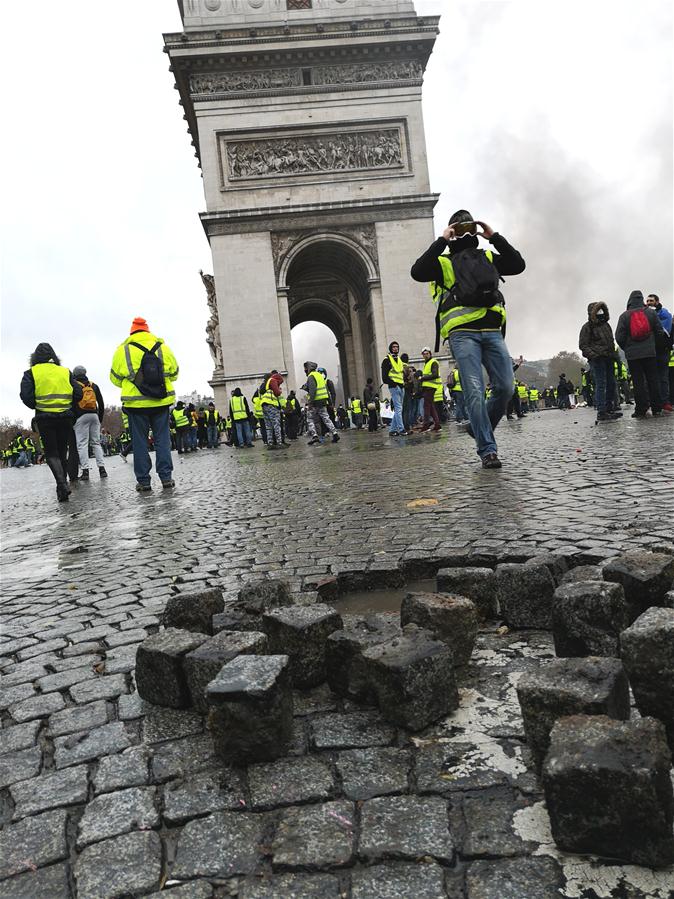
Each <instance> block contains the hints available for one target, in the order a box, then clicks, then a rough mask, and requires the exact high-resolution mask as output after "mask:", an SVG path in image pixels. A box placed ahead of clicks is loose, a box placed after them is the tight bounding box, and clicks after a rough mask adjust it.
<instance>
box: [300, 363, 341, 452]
mask: <svg viewBox="0 0 674 899" xmlns="http://www.w3.org/2000/svg"><path fill="white" fill-rule="evenodd" d="M304 373H305V374H306V376H307V382H306V384H305V385H304V386H303V387H302V390H306V392H307V393H308V394H309V408H308V410H307V429H308V431H309V438H310V439H309V446H313V445H314V444H316V443H321V442H322V441H321V438H320V437H319V436H318V431H317V430H316V424H317V423H318V422H323V424H324V425H325V428H326V430H327V432H328V433H329V434H332V442H333V443H339V434H338V433H337V428H336V427H335V426H334V424H333V423H332V421H331V419H330V416H329V415H328V405H329V403H330V392H329V390H328V384H327V379H326V378H325V375H323V374H321V372H320V371H319V370H318V365H317V364H316V363H315V362H305V363H304Z"/></svg>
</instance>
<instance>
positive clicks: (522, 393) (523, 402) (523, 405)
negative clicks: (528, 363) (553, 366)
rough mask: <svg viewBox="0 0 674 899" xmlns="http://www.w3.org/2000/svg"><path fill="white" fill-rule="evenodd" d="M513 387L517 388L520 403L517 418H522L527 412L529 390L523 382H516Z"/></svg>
mask: <svg viewBox="0 0 674 899" xmlns="http://www.w3.org/2000/svg"><path fill="white" fill-rule="evenodd" d="M515 386H516V388H517V396H518V399H519V401H520V412H521V415H518V418H522V416H524V415H526V414H527V413H528V412H529V388H528V387H527V385H526V384H525V383H524V382H523V381H517V382H516V384H515Z"/></svg>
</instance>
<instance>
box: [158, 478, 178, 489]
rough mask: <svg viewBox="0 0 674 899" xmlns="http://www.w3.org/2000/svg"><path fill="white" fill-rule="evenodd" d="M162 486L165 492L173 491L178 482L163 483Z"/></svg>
mask: <svg viewBox="0 0 674 899" xmlns="http://www.w3.org/2000/svg"><path fill="white" fill-rule="evenodd" d="M161 485H162V487H163V488H164V490H172V489H173V488H174V487H175V485H176V482H175V481H174V480H170V481H162V482H161Z"/></svg>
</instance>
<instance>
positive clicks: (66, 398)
mask: <svg viewBox="0 0 674 899" xmlns="http://www.w3.org/2000/svg"><path fill="white" fill-rule="evenodd" d="M30 370H31V371H32V373H33V380H34V381H35V411H36V412H68V411H69V410H70V409H72V405H73V385H72V384H71V383H70V372H69V370H68V369H67V368H66V367H65V366H64V365H56V363H55V362H38V364H37V365H33V366H31V369H30Z"/></svg>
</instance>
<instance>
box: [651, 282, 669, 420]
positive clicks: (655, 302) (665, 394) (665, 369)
mask: <svg viewBox="0 0 674 899" xmlns="http://www.w3.org/2000/svg"><path fill="white" fill-rule="evenodd" d="M646 305H647V306H650V308H651V309H654V310H655V312H656V313H657V316H658V318H659V319H660V324H661V325H662V330H663V331H664V332H665V335H666V336H665V338H662V337H660V340H659V342H658V338H657V335H656V346H655V360H656V362H657V366H658V380H659V382H660V402H661V403H662V411H663V412H674V406H672V403H671V402H670V397H669V358H670V354H671V351H672V346H674V328H673V327H672V313H671V312H670V311H669V310H668V309H665V307H664V306H663V305H662V303H661V302H660V297H659V296H658V295H657V293H649V295H648V296H647V297H646Z"/></svg>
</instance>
